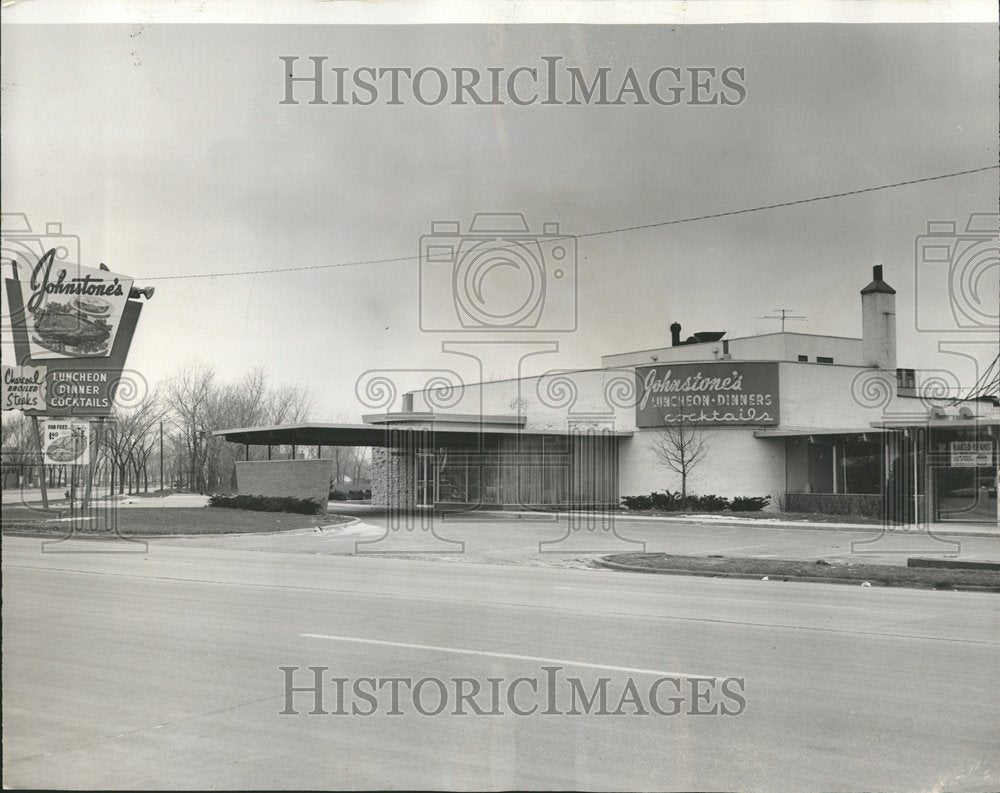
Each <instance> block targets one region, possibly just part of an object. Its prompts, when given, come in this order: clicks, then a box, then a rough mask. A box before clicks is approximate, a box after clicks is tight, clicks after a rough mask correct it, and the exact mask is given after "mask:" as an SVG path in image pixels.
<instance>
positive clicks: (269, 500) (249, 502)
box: [208, 495, 325, 515]
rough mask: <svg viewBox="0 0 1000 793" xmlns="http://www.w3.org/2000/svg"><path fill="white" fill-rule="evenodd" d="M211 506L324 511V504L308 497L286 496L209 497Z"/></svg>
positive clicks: (277, 510)
mask: <svg viewBox="0 0 1000 793" xmlns="http://www.w3.org/2000/svg"><path fill="white" fill-rule="evenodd" d="M208 505H209V506H210V507H225V508H227V509H249V510H253V511H255V512H295V513H298V514H300V515H315V514H317V513H319V512H321V511H323V509H324V506H325V505H323V504H317V503H316V502H315V501H310V500H309V499H308V498H286V497H284V496H222V495H214V496H211V497H210V498H209V499H208Z"/></svg>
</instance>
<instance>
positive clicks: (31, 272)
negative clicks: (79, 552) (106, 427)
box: [0, 215, 153, 509]
mask: <svg viewBox="0 0 1000 793" xmlns="http://www.w3.org/2000/svg"><path fill="white" fill-rule="evenodd" d="M10 217H12V216H8V215H4V248H5V252H6V249H7V248H8V247H11V248H12V249H15V250H18V254H17V256H16V257H12V259H13V261H12V263H13V266H14V272H13V278H7V279H5V287H6V292H7V303H8V309H9V314H8V317H9V321H8V324H9V326H10V329H11V335H12V337H13V342H14V352H15V358H16V360H15V362H14V365H13V366H5V367H4V368H3V372H2V381H3V391H2V395H0V399H2V408H3V410H20V411H22V412H23V413H24V414H25V415H27V416H30V417H31V419H32V423H33V425H34V435H35V438H36V443H37V447H38V448H37V452H38V454H39V460H40V462H41V464H42V466H43V467H42V476H41V489H42V503H43V506H44V507H45V508H46V509H47V508H48V498H47V492H46V486H45V485H46V481H45V479H46V475H45V469H44V465H45V464H50V465H53V464H71V465H82V464H87V463H89V462H90V460H89V457H88V450H87V444H86V443H85V442H83V441H82V435H83V434H86V433H85V432H84V429H83V428H85V427H89V423H88V422H87V421H84V422H82V423H80V422H75V421H71V420H70V419H84V420H86V419H92V418H97V419H101V418H104V417H106V416H108V415H110V414H111V412H112V409H113V408H114V406H115V393H116V392H117V390H118V387H119V386H120V385H121V383H122V380H123V377H122V373H123V371H124V369H125V360H126V358H127V357H128V351H129V347H130V346H131V344H132V336H133V334H134V333H135V328H136V324H137V323H138V321H139V315H140V314H141V313H142V304H141V303H140V302H139V298H141V297H145V298H146V299H149V298H151V297H152V296H153V288H152V287H149V288H146V289H138V288H136V287H135V286H134V284H133V279H132V277H131V276H127V275H122V274H120V273H115V272H111V271H110V270H109V269H108V268H107V267H105V266H104V265H103V264H102V265H101V266H100V267H99V268H97V269H94V268H90V267H83V266H82V265H80V264H78V263H77V262H72V261H68V257H67V256H66V248H65V246H61V247H57V248H50V249H48V250H41V249H39V250H35V249H34V248H35V247H37V246H27V247H26V246H25V244H24V240H28V241H30V242H36V243H40V242H41V241H42V240H43V237H42V236H40V235H35V234H30V233H28V232H30V227H29V226H27V225H26V224H27V221H26V219H23V217H22V216H13V217H15V219H16V218H21V219H22V220H23V223H22V225H24V226H25V228H27V232H25V231H24V229H23V228H22V229H19V230H16V231H17V234H16V235H15V236H13V237H12V238H11V239H8V228H7V223H8V219H9V218H10ZM50 225H51V224H50ZM56 225H58V224H56ZM21 237H24V240H22V239H21ZM8 242H13V243H17V244H14V245H12V246H8V245H7V243H8ZM40 250H41V254H40V255H39V251H40ZM60 253H62V254H63V255H62V257H60ZM39 418H44V419H48V420H49V422H48V423H47V426H46V429H45V430H44V431H41V430H40V429H39V426H38V420H39ZM56 419H58V420H59V421H55V420H56ZM89 467H90V471H91V474H92V472H93V466H92V465H91V466H89ZM90 485H91V482H90V481H89V478H88V482H87V489H86V492H87V493H89V492H90Z"/></svg>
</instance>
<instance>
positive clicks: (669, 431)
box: [652, 416, 711, 498]
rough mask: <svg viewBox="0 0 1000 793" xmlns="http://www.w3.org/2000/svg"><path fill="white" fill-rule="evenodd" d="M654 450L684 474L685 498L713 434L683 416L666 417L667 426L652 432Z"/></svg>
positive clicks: (666, 463) (668, 466) (683, 493)
mask: <svg viewBox="0 0 1000 793" xmlns="http://www.w3.org/2000/svg"><path fill="white" fill-rule="evenodd" d="M652 435H653V444H652V449H653V453H654V454H655V455H656V458H657V459H658V460H659V461H660V463H662V464H663V465H664V466H665V467H667V468H669V469H670V470H671V471H674V472H675V473H678V474H680V477H681V498H687V482H688V477H689V476H690V475H691V472H692V471H693V470H694V469H695V468H697V467H698V464H699V463H701V461H702V460H704V459H705V455H706V454H707V453H708V449H709V445H710V440H711V436H710V435H709V434H708V433H706V432H705V430H703V429H702V428H701V427H698V426H693V425H691V424H685V423H684V422H683V420H680V419H677V420H668V419H667V417H666V416H664V417H663V426H662V427H659V428H657V429H655V430H654V431H653V433H652Z"/></svg>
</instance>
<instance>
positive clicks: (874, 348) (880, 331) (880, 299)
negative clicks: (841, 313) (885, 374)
mask: <svg viewBox="0 0 1000 793" xmlns="http://www.w3.org/2000/svg"><path fill="white" fill-rule="evenodd" d="M861 339H862V341H861V346H862V352H863V356H864V357H863V363H864V365H865V366H875V367H878V368H879V369H891V370H895V368H896V290H895V289H893V288H892V287H891V286H889V284H887V283H886V282H885V281H883V280H882V265H881V264H878V265H876V266H875V267H873V268H872V282H871V283H870V284H868V286H866V287H865V288H864V289H862V290H861Z"/></svg>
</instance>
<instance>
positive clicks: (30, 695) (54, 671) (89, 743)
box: [3, 538, 1000, 791]
mask: <svg viewBox="0 0 1000 793" xmlns="http://www.w3.org/2000/svg"><path fill="white" fill-rule="evenodd" d="M3 618H4V623H3V625H4V646H3V672H4V674H3V717H4V733H5V739H4V747H3V750H4V771H3V773H4V783H5V785H6V786H8V787H24V786H27V787H102V788H121V787H146V786H153V787H156V786H158V787H181V788H196V787H206V788H212V787H225V788H232V787H254V788H261V787H265V788H267V787H274V788H282V787H305V788H364V787H376V788H410V789H413V788H453V789H463V788H464V789H469V788H477V789H478V788H491V789H510V788H520V789H523V788H550V789H557V788H558V789H565V788H586V789H592V790H595V789H675V790H677V789H680V790H746V789H760V790H795V791H809V790H827V791H829V790H907V791H915V790H921V791H922V790H931V789H941V790H968V791H972V790H996V789H997V788H998V787H1000V693H998V688H997V685H996V677H995V670H996V669H997V668H1000V598H998V597H997V596H996V595H986V594H975V593H960V592H928V591H911V590H900V589H878V588H861V587H841V586H832V585H822V584H795V583H778V582H769V583H764V582H759V581H729V580H715V579H700V578H680V577H673V576H643V575H633V574H627V573H612V572H607V571H591V570H579V569H558V568H530V567H518V566H501V565H486V564H469V563H462V562H457V563H436V562H428V561H420V562H417V561H409V560H399V559H386V558H348V557H343V556H331V555H320V554H301V553H283V552H274V551H262V550H257V551H246V550H227V549H215V548H196V547H183V546H178V545H164V544H157V545H154V546H151V547H150V549H149V552H148V553H147V554H93V553H89V554H87V553H70V554H53V553H44V554H43V553H41V552H40V545H39V541H38V540H32V539H26V538H4V540H3ZM545 665H550V666H551V665H558V666H562V667H564V672H563V674H565V675H574V676H576V677H578V678H580V680H581V685H585V686H593V685H596V684H597V681H598V678H599V677H600V676H606V677H608V678H610V679H611V687H612V690H614V691H621V690H623V686H625V685H626V681H627V679H628V678H629V677H630V676H631V677H632V678H634V679H635V680H636V681H638V685H639V688H640V689H642V687H643V686H647V687H648V686H649V685H650V681H651V680H654V679H658V678H659V677H661V676H663V675H673V676H674V679H676V680H678V681H680V682H679V683H678V690H679V691H680V690H682V689H681V685H682V684H683V685H688V684H692V683H691V681H692V680H694V679H696V678H700V677H703V676H709V677H711V676H718V677H720V678H724V677H738V678H742V679H743V681H744V684H743V686H744V688H743V692H744V696H745V702H746V705H745V709H743V710H742V713H741V715H730V716H724V715H718V714H717V715H692V714H691V713H690V711H691V710H698V709H706V708H707V706H705V707H701V708H699V707H698V706H697V705H692V699H693V697H692V696H690V695H688V696H687V699H685V700H684V701H683V704H682V708H681V712H680V713H679V714H677V715H658V714H655V713H650V714H649V715H635V712H634V709H628V708H626V709H625V710H624V712H623V713H622V714H621V715H598V714H597V713H594V712H591V713H590V714H589V715H586V714H581V715H567V714H565V713H564V712H563V713H562V714H561V715H542V714H540V713H538V712H536V713H534V714H532V715H527V716H518V715H516V714H514V713H513V712H511V710H509V709H507V708H506V707H504V708H502V709H501V710H502V713H501V715H474V714H473V713H471V712H469V711H467V712H466V715H455V714H454V713H453V712H452V710H451V708H450V706H449V708H448V709H447V710H446V711H445V712H444V713H442V714H440V715H437V716H424V715H421V714H420V713H419V712H418V711H417V710H416V709H415V706H414V704H413V702H412V699H407V698H406V697H405V696H403V697H401V700H400V706H399V709H400V710H401V712H402V715H389V714H388V713H387V712H386V711H387V710H389V709H390V707H389V705H390V703H389V702H388V701H387V700H386V699H385V698H384V697H380V707H379V710H378V711H377V712H376V713H375V714H374V715H371V716H361V715H358V716H353V715H322V714H310V713H309V711H310V710H311V709H312V706H313V704H314V703H313V698H312V695H311V694H308V693H307V694H305V695H302V694H296V695H293V701H292V705H293V707H295V709H297V710H298V711H299V714H298V715H290V714H285V715H282V714H281V713H280V711H281V710H282V709H283V708H284V707H285V705H286V702H285V700H286V692H285V689H284V685H285V673H284V672H282V671H281V670H280V669H279V667H282V666H290V667H293V668H298V669H299V670H300V671H301V672H302V674H301V675H299V676H298V677H294V678H293V680H294V683H295V684H296V685H303V684H307V683H309V682H310V680H311V678H310V677H309V673H308V672H307V671H306V668H307V667H310V666H321V667H327V668H328V670H327V672H325V673H324V674H329V676H330V677H343V678H348V679H350V681H352V682H349V683H348V684H347V685H348V686H350V685H352V684H353V681H354V680H356V679H357V678H359V677H365V676H374V677H393V676H401V677H407V676H409V677H413V678H415V679H416V678H422V677H425V676H438V677H440V678H444V679H446V680H450V679H451V678H454V677H468V678H474V679H476V680H480V681H486V680H487V678H495V679H498V680H499V681H500V683H498V685H502V686H508V685H510V683H511V681H512V680H514V679H515V678H517V677H533V678H535V679H538V678H539V677H540V676H542V675H543V674H544V673H543V672H542V671H541V669H542V667H543V666H545ZM327 685H328V688H327V692H329V686H330V685H332V684H330V683H328V684H327ZM483 685H484V689H485V686H486V685H487V683H485V682H484V683H483ZM692 685H693V684H692ZM684 690H687V689H684ZM520 693H521V695H522V696H521V701H520V703H519V704H518V706H519V707H520V708H522V709H526V708H525V704H526V702H530V701H531V697H530V696H529V697H525V696H523V695H525V694H526V693H527V694H530V693H531V692H526V691H525V689H524V688H523V687H522V688H521V689H520ZM429 700H430V702H431V704H430V705H428V704H427V703H426V702H425V703H424V704H423V707H424V708H425V709H432V708H433V702H434V700H435V697H434V696H430V697H429ZM612 701H613V702H616V701H617V696H615V697H613V698H612ZM717 701H718V698H716V699H713V700H711V703H709V704H712V703H716V702H717ZM517 703H518V699H517V697H515V704H517ZM733 703H734V701H733V700H730V701H729V704H730V705H732V704H733ZM321 704H323V705H325V707H324V708H323V709H325V710H328V711H329V710H333V709H335V707H336V704H335V702H333V703H331V702H330V701H329V700H328V699H324V700H322V703H321ZM611 708H612V709H616V708H615V706H614V705H613V704H612V705H611ZM487 709H489V706H488V705H487ZM556 709H557V710H562V711H565V710H567V709H569V708H567V707H565V703H563V705H562V706H560V707H559V708H556ZM667 712H669V711H667Z"/></svg>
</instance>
